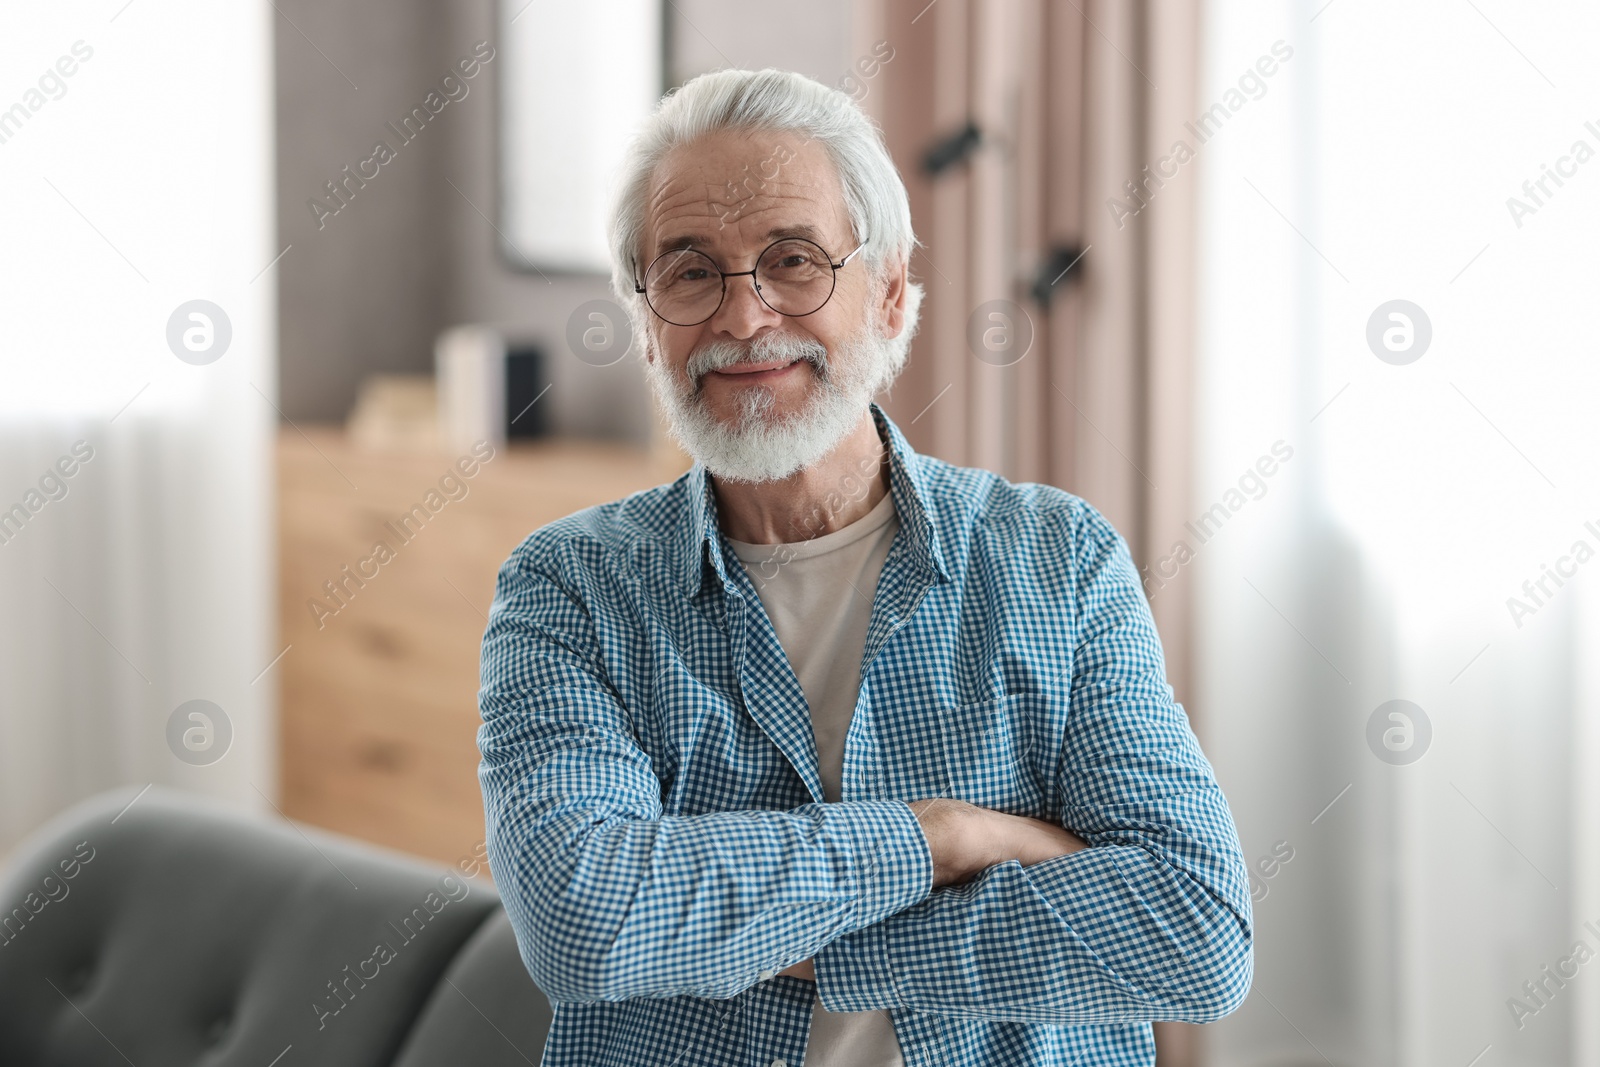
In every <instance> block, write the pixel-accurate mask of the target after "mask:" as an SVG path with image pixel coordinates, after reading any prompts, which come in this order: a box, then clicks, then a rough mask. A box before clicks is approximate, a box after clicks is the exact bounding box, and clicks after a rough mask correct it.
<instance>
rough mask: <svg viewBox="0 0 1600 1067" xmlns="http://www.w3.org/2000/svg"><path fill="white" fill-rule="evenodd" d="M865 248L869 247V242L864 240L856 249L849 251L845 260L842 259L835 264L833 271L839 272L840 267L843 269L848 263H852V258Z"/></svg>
mask: <svg viewBox="0 0 1600 1067" xmlns="http://www.w3.org/2000/svg"><path fill="white" fill-rule="evenodd" d="M865 247H867V242H866V241H865V240H863V241H862V242H861V243H860V244H858V245H856V246H855V247H854V248H852V249H851V250H850V251H849V253H848V254H846V255H845V257H844V258H843V259H841V260H840V261H839V262H837V263H835V264H834V265H833V269H834V270H838V269H839V268H840V267H842V266H844V265H845V264H846V263H848V262H850V258H851V256H854V255H855V254H856V253H857V252H859V251H861V250H862V249H863V248H865Z"/></svg>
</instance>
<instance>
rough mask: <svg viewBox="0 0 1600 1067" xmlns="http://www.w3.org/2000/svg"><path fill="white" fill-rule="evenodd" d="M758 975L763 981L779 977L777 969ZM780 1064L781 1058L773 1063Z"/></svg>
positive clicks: (775, 1066) (774, 1066)
mask: <svg viewBox="0 0 1600 1067" xmlns="http://www.w3.org/2000/svg"><path fill="white" fill-rule="evenodd" d="M757 977H758V978H760V979H761V980H762V981H763V982H770V981H772V980H773V979H774V978H776V977H778V972H777V971H762V972H761V973H760V974H759V975H757ZM780 1064H783V1061H782V1060H779V1061H778V1062H777V1063H775V1064H773V1067H779V1065H780ZM784 1067H787V1065H784Z"/></svg>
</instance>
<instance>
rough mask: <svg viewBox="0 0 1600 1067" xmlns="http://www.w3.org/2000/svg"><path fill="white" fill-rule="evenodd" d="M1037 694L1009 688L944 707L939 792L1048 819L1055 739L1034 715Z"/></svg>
mask: <svg viewBox="0 0 1600 1067" xmlns="http://www.w3.org/2000/svg"><path fill="white" fill-rule="evenodd" d="M1043 699H1044V698H1043V697H1042V696H1039V695H1037V694H1032V693H1010V694H1007V695H1005V696H1002V697H995V698H993V699H990V700H984V701H980V702H978V703H976V704H965V705H962V706H961V707H956V708H947V709H944V710H943V711H942V712H941V713H940V714H941V721H940V735H941V737H940V745H939V751H940V752H941V754H942V756H943V759H944V788H945V795H946V796H951V797H954V798H956V799H957V800H965V801H966V802H968V803H969V804H976V805H978V806H979V807H983V808H993V809H994V810H996V811H1004V812H1009V813H1010V814H1013V815H1031V816H1034V817H1038V818H1053V817H1056V816H1058V815H1059V814H1060V799H1059V797H1058V796H1057V790H1056V787H1055V766H1056V758H1055V757H1056V753H1058V752H1060V750H1061V749H1060V744H1059V740H1060V739H1059V738H1056V737H1054V734H1055V731H1054V730H1053V729H1052V728H1051V725H1050V722H1049V720H1048V719H1047V718H1046V717H1045V716H1042V715H1041V714H1039V712H1040V707H1039V703H1038V702H1039V701H1041V700H1043Z"/></svg>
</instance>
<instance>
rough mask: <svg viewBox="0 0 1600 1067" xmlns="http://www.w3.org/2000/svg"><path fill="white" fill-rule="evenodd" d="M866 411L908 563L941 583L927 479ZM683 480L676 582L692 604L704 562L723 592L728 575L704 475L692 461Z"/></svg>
mask: <svg viewBox="0 0 1600 1067" xmlns="http://www.w3.org/2000/svg"><path fill="white" fill-rule="evenodd" d="M870 406H871V410H872V419H873V422H874V423H875V424H876V425H877V427H878V435H879V436H880V437H882V438H883V439H884V440H885V441H887V442H888V444H889V489H890V492H891V493H893V494H894V506H895V511H896V512H897V513H898V515H899V518H900V528H901V530H902V531H904V533H905V534H906V537H907V540H908V543H909V545H910V550H911V559H912V562H913V563H914V564H915V565H917V566H918V567H920V568H921V569H922V570H924V571H925V572H926V573H927V574H928V575H929V576H930V577H933V578H936V579H937V580H938V581H941V582H947V581H949V580H950V574H949V571H947V570H946V569H945V563H944V555H943V553H942V552H941V551H940V548H939V531H938V528H937V527H936V526H935V525H934V522H933V517H932V515H931V514H929V511H928V508H927V501H928V484H927V481H928V473H927V471H926V470H925V469H924V463H925V461H924V460H923V458H922V457H921V456H919V455H918V454H917V453H916V452H915V451H914V450H913V449H912V448H911V445H910V443H909V442H907V441H906V439H905V435H904V434H902V433H901V432H900V427H898V426H896V425H895V424H894V420H892V419H890V418H889V416H888V415H886V414H885V413H884V411H883V409H882V408H881V407H879V406H878V405H877V403H876V402H874V403H872V404H871V405H870ZM684 479H685V490H686V492H687V493H688V495H689V521H688V523H687V524H686V525H685V528H684V531H683V533H684V537H685V540H684V543H683V549H684V551H683V564H682V576H681V577H682V582H683V591H684V595H685V596H688V597H691V598H692V597H694V596H695V594H697V593H698V592H699V591H700V587H701V584H702V583H703V582H704V581H705V569H706V565H707V563H708V562H709V564H710V566H711V569H712V570H713V571H714V572H715V573H716V575H717V577H718V578H719V579H721V581H722V582H723V584H724V586H726V585H727V583H728V571H727V561H726V559H725V558H724V553H723V551H722V549H723V542H722V531H721V528H720V526H719V523H718V518H717V500H716V494H715V493H714V492H713V490H712V486H711V477H710V474H709V472H708V471H707V470H706V468H705V465H704V464H703V463H701V462H699V461H698V460H696V461H695V464H694V466H693V467H691V468H690V469H689V472H688V473H687V474H686V475H684ZM708 549H709V551H708Z"/></svg>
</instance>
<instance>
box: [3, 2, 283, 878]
mask: <svg viewBox="0 0 1600 1067" xmlns="http://www.w3.org/2000/svg"><path fill="white" fill-rule="evenodd" d="M272 17H273V16H272V8H271V6H270V5H268V4H266V3H263V2H259V0H233V2H229V3H227V4H213V3H204V2H202V0H177V2H175V0H133V2H132V3H128V2H127V0H104V2H97V3H85V4H71V5H56V4H34V5H16V4H12V5H7V7H6V9H5V10H4V12H0V70H4V71H6V73H7V77H6V78H5V79H4V83H3V84H0V202H3V203H4V204H5V205H6V208H5V210H4V213H3V223H0V309H3V311H0V323H3V329H0V535H3V536H0V605H3V608H4V610H0V853H3V852H5V851H6V850H7V849H9V848H10V847H12V846H14V845H15V843H16V842H17V840H18V839H19V838H20V837H21V836H23V835H24V834H26V833H27V832H28V831H29V830H30V829H32V828H33V827H35V826H36V825H38V823H40V822H41V821H42V820H43V819H45V818H47V817H48V816H50V815H51V814H53V813H54V812H56V811H58V810H59V809H61V808H62V807H64V806H65V805H67V804H69V803H71V802H72V801H74V800H76V799H78V798H80V797H82V796H85V795H88V794H90V793H93V792H96V791H99V790H102V789H106V788H111V787H114V786H126V787H127V791H128V796H129V799H130V800H132V799H133V798H134V796H135V795H136V794H137V793H138V791H139V790H141V789H143V788H144V787H145V786H146V785H148V784H150V783H163V784H169V785H176V786H180V787H183V788H188V789H193V790H197V791H201V792H206V793H210V794H213V795H217V796H221V797H226V798H231V799H234V800H237V801H239V802H240V803H243V804H246V805H251V806H262V807H264V806H265V803H266V802H265V801H264V800H263V799H262V797H261V794H260V793H258V792H257V791H256V790H257V788H259V789H260V790H261V791H263V792H265V793H267V794H268V795H269V796H271V795H273V794H275V789H276V775H275V770H274V768H275V754H274V743H275V737H276V729H275V727H274V725H273V709H274V705H275V693H274V676H273V672H272V671H270V670H265V668H267V667H268V664H269V663H270V662H271V661H272V659H273V657H274V656H275V655H277V653H278V652H279V649H278V648H276V647H274V643H275V641H276V633H275V631H276V613H275V609H274V607H273V605H274V603H275V595H274V569H275V568H274V567H273V566H272V561H273V557H272V553H273V545H274V538H273V534H272V531H273V526H274V522H273V513H272V508H271V505H272V494H271V486H272V468H271V454H270V451H269V446H270V441H271V438H272V434H273V427H274V426H275V423H276V414H275V412H274V407H273V405H274V398H275V396H276V392H277V390H276V387H275V366H276V360H275V356H274V350H273V346H274V344H275V335H276V325H275V315H276V296H275V280H274V271H273V270H271V269H267V268H268V265H269V264H270V263H271V262H272V261H273V259H274V257H276V256H277V255H278V253H279V251H281V250H280V249H278V248H275V247H273V242H274V240H275V237H274V223H273V207H272V196H271V191H272V180H271V176H272V158H273V156H272V96H271V74H272V69H271V68H272V64H271V46H270V42H271V39H272V35H271V29H272V25H271V22H270V19H271V18H272ZM13 105H16V106H13ZM5 109H9V110H5ZM8 120H9V121H8ZM296 251H299V250H295V251H291V252H290V253H289V254H290V255H293V254H295V252H296ZM193 300H207V301H210V302H211V303H212V304H214V305H216V306H217V307H220V308H221V309H222V312H223V314H224V315H225V316H226V317H227V320H228V323H229V325H230V327H231V340H229V342H228V344H227V347H226V349H225V350H222V349H219V348H213V349H212V351H213V352H215V351H222V355H221V356H220V357H219V358H216V359H215V360H214V361H212V362H209V363H205V364H203V365H201V364H197V363H195V362H186V361H184V360H180V359H179V358H178V356H177V355H175V353H174V350H173V348H172V347H170V346H169V342H168V322H169V319H170V318H171V317H172V315H173V313H174V311H175V310H177V309H178V308H179V306H180V305H183V304H185V303H187V302H189V301H193ZM210 319H211V322H212V325H213V327H214V328H216V329H217V330H218V332H217V333H216V334H214V335H213V340H212V344H213V345H215V344H216V341H217V339H219V338H220V322H221V320H220V317H219V316H216V315H211V316H210ZM183 322H184V323H185V325H186V328H192V327H196V326H199V325H200V323H199V320H194V321H190V320H188V319H187V318H186V317H185V318H183ZM191 341H192V343H193V344H195V345H201V344H202V343H203V342H204V338H203V337H201V336H199V335H196V336H195V337H193V338H191ZM179 348H180V349H181V350H183V351H184V352H186V353H188V358H189V359H190V360H197V359H201V358H203V356H201V355H197V354H194V353H192V352H190V350H189V349H188V348H185V347H184V346H183V345H182V344H181V343H180V345H179ZM79 442H81V444H79ZM75 446H76V452H75ZM84 456H88V458H87V460H85V459H84V458H83V457H84ZM63 457H66V458H65V459H63ZM58 463H60V464H61V465H60V466H58V465H57V464H58ZM69 470H70V472H71V473H70V475H64V473H63V472H65V471H69ZM19 508H20V509H21V510H17V509H19ZM7 519H9V525H8V524H7ZM195 699H201V700H207V701H210V702H212V703H213V704H215V705H216V706H218V707H220V708H221V709H222V711H223V713H224V714H225V715H226V717H227V720H228V723H229V724H230V725H231V728H232V733H233V738H232V742H231V745H230V746H229V748H228V750H227V752H226V754H225V755H224V756H222V757H221V758H220V759H217V760H215V761H214V762H211V763H209V764H207V765H195V764H192V763H189V762H185V761H183V760H180V759H179V758H178V757H177V756H176V755H174V752H173V749H172V748H171V747H170V746H169V744H168V741H167V728H168V720H169V717H170V716H171V714H172V712H173V711H174V709H176V708H177V707H178V706H179V705H181V704H183V703H185V702H187V701H190V700H195Z"/></svg>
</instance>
